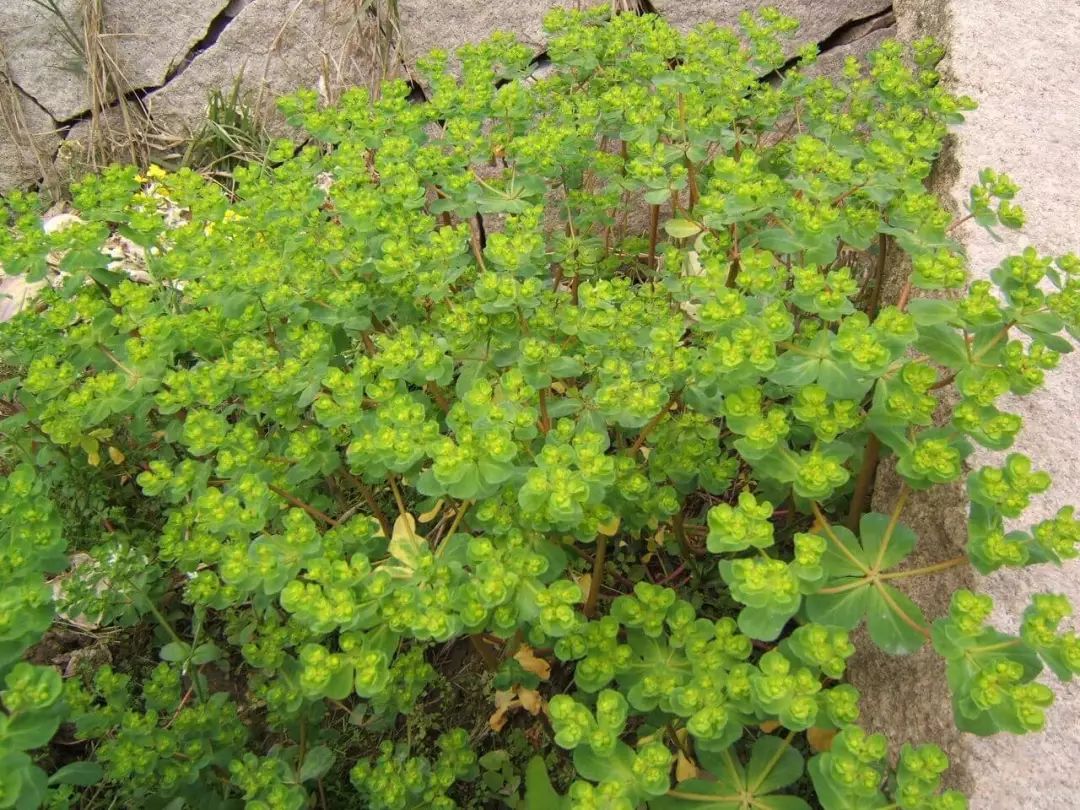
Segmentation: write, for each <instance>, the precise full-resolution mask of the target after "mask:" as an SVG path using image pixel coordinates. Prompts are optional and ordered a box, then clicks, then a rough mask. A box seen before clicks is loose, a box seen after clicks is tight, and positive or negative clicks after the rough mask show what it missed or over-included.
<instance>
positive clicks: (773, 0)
mask: <svg viewBox="0 0 1080 810" xmlns="http://www.w3.org/2000/svg"><path fill="white" fill-rule="evenodd" d="M766 6H772V7H773V8H775V9H777V10H779V11H780V12H782V13H783V14H786V15H788V16H789V17H794V18H795V19H797V20H798V21H799V23H800V27H799V31H798V34H797V35H796V37H795V38H794V40H793V42H795V43H797V44H801V43H805V42H822V41H824V40H825V39H827V38H828V37H829V36H830V35H831V34H832V33H833V32H835V31H837V30H839V29H840V28H842V27H843V26H844V25H845V24H847V23H850V22H853V21H855V20H863V19H866V18H868V17H873V16H875V15H877V14H882V13H884V12H886V11H888V9H889V6H890V3H889V2H888V0H652V7H653V8H654V9H656V12H657V13H658V14H661V15H663V16H664V17H665V18H666V19H667V20H668V21H669V22H671V24H672V25H674V26H675V27H676V28H679V29H681V30H686V29H689V28H693V27H694V26H695V25H698V24H699V23H702V22H705V21H712V22H715V23H716V24H717V25H725V26H733V25H735V24H736V23H737V22H738V21H739V14H740V13H741V12H743V11H756V10H758V9H761V8H765V7H766ZM793 50H795V48H793Z"/></svg>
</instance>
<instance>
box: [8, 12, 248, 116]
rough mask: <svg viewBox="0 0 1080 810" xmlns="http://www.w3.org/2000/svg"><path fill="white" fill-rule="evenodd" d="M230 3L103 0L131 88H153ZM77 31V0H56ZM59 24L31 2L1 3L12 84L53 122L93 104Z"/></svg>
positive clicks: (111, 43)
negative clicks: (167, 3) (31, 98)
mask: <svg viewBox="0 0 1080 810" xmlns="http://www.w3.org/2000/svg"><path fill="white" fill-rule="evenodd" d="M227 4H228V0H184V2H182V3H171V4H169V6H168V8H167V9H166V8H164V7H160V6H157V5H155V4H153V3H147V2H144V0H104V3H103V5H104V12H105V20H106V28H107V30H108V32H109V42H108V46H109V48H110V49H111V52H112V53H113V54H114V56H115V59H116V63H117V67H118V68H119V69H120V71H121V72H122V73H123V75H124V77H125V78H126V80H127V84H128V86H129V87H130V88H131V89H140V88H146V87H157V86H158V85H160V84H162V83H163V82H164V81H165V79H166V78H167V77H168V76H169V75H170V73H171V72H172V71H173V70H174V69H175V68H176V67H177V66H179V65H180V64H181V63H182V62H183V60H184V59H185V57H186V56H187V55H188V53H189V52H190V51H191V49H192V48H193V47H194V45H195V44H196V43H197V42H198V41H199V40H200V39H202V38H203V37H204V36H205V35H206V32H207V30H208V29H209V27H210V23H211V22H212V21H213V20H214V18H215V17H216V16H217V15H218V14H219V13H220V12H221V11H222V10H223V9H224V8H225V6H226V5H227ZM58 7H59V9H60V11H61V12H62V14H63V15H64V18H65V19H66V20H67V21H68V24H69V25H70V26H71V27H72V29H74V31H75V32H81V31H82V28H81V22H80V11H79V9H80V0H59V3H58ZM61 30H63V23H62V22H61V21H60V20H58V19H56V17H55V16H54V15H52V14H51V13H49V12H48V11H46V10H44V9H43V8H42V7H41V6H39V5H37V4H36V3H34V2H33V0H4V2H3V9H2V11H0V42H2V43H3V47H4V51H5V56H6V59H7V64H8V69H9V70H10V73H11V77H12V79H14V81H15V82H16V83H17V84H18V85H19V86H20V87H22V88H23V90H25V91H26V92H27V93H29V94H30V95H31V96H33V97H34V98H35V99H36V100H37V102H38V103H39V104H41V106H43V107H44V108H45V109H46V110H48V111H49V114H50V115H52V117H53V118H55V119H56V120H57V121H67V120H70V119H71V118H74V117H75V116H77V115H79V114H81V113H83V112H85V111H86V110H88V109H89V108H90V99H89V97H88V94H87V89H86V80H85V78H84V75H83V73H84V71H83V70H82V66H83V64H84V62H83V60H82V58H81V57H80V55H79V54H78V53H77V52H76V51H75V50H74V48H73V46H72V44H69V42H68V41H67V40H66V38H65V37H64V36H61V35H60V33H59V31H61Z"/></svg>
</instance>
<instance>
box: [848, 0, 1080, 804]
mask: <svg viewBox="0 0 1080 810" xmlns="http://www.w3.org/2000/svg"><path fill="white" fill-rule="evenodd" d="M1066 6H1067V7H1066ZM896 14H897V18H898V25H899V29H900V34H901V37H902V38H905V39H912V38H915V37H920V36H925V35H928V34H930V35H933V36H935V37H936V38H937V39H938V40H939V41H942V42H943V44H944V45H945V46H946V48H947V51H948V54H949V55H948V57H947V59H946V61H945V63H944V64H943V65H942V68H941V69H942V72H943V73H944V75H945V76H946V78H947V80H948V81H949V84H950V85H951V87H952V89H953V90H954V92H957V93H962V94H967V95H970V96H972V97H973V98H975V100H976V101H978V102H979V104H980V108H979V109H978V110H976V111H974V112H972V113H969V114H968V115H967V122H966V123H965V124H964V125H963V126H962V127H961V128H959V130H957V132H956V135H955V137H954V138H953V139H952V142H951V144H950V148H949V149H948V150H947V152H946V154H945V155H944V160H943V161H941V164H940V170H939V171H938V173H937V177H936V180H935V187H936V188H937V190H938V191H940V192H941V193H942V194H943V195H944V196H945V199H946V201H947V202H950V203H951V204H952V205H954V206H955V207H956V208H957V209H959V208H960V206H961V205H962V203H963V201H964V199H965V198H966V197H967V190H968V188H969V187H970V186H971V184H972V183H974V182H975V181H976V178H977V174H978V172H979V170H980V169H981V168H983V167H985V166H990V167H993V168H995V169H997V170H1003V171H1006V172H1007V173H1008V174H1009V175H1010V176H1011V177H1012V178H1013V179H1014V180H1015V181H1016V182H1017V183H1018V184H1019V185H1020V187H1021V194H1020V198H1019V202H1020V203H1021V204H1022V205H1023V206H1024V208H1025V209H1026V211H1027V213H1028V222H1029V225H1028V226H1027V228H1026V229H1025V230H1024V231H1023V232H1021V233H1012V232H1004V233H1002V234H1001V235H1002V236H1003V237H1004V238H1003V241H1001V242H996V241H994V240H993V239H992V238H991V237H990V236H989V235H987V234H986V233H985V232H984V231H982V230H981V229H980V228H978V227H974V226H967V225H965V226H962V227H961V228H960V229H958V231H957V233H956V235H957V237H958V239H959V240H960V241H961V243H962V244H963V245H964V247H965V249H966V251H967V253H968V256H969V258H970V266H971V270H972V273H973V275H974V276H976V277H986V276H987V275H988V274H989V271H990V270H991V269H992V268H993V267H994V266H995V265H996V264H997V263H998V262H999V261H1000V260H1001V259H1002V258H1003V257H1004V256H1007V255H1010V254H1012V253H1016V252H1018V251H1020V250H1022V249H1023V248H1024V247H1025V246H1027V245H1029V244H1031V245H1033V246H1035V247H1036V248H1038V249H1039V250H1040V252H1041V253H1044V254H1050V255H1057V254H1060V253H1064V252H1067V251H1074V252H1075V251H1077V250H1078V249H1080V235H1078V233H1077V231H1076V226H1075V225H1076V212H1077V211H1078V210H1080V152H1078V151H1077V150H1076V147H1075V144H1074V143H1073V137H1074V133H1075V130H1076V124H1077V110H1080V6H1076V5H1075V4H1066V5H1062V4H1060V3H1057V2H1054V0H1032V1H1031V2H1029V3H1026V4H1025V6H1024V12H1023V14H1018V13H1016V10H1015V8H1014V6H1013V4H1012V3H1010V2H1008V0H984V1H983V2H978V1H977V0H898V2H897V3H896ZM1078 388H1080V356H1078V355H1077V354H1072V355H1066V356H1065V357H1064V358H1063V361H1062V367H1061V368H1060V369H1059V370H1058V371H1057V372H1054V373H1051V374H1050V375H1049V377H1048V384H1047V389H1046V390H1043V391H1040V392H1038V393H1036V394H1035V395H1033V396H1032V397H1030V398H1027V399H1024V400H1016V401H1012V402H1008V401H1003V402H1002V403H1000V405H1001V407H1003V408H1004V409H1006V410H1011V411H1015V412H1017V413H1020V414H1021V415H1023V416H1024V422H1025V429H1024V431H1023V432H1022V433H1021V435H1020V438H1019V440H1018V441H1017V444H1016V446H1015V447H1014V448H1012V449H1013V451H1018V452H1022V453H1026V454H1028V455H1029V456H1031V457H1032V459H1033V460H1034V461H1035V463H1036V466H1037V467H1038V468H1040V469H1045V470H1047V471H1048V472H1049V473H1050V474H1051V475H1052V476H1053V478H1054V482H1055V484H1054V487H1053V489H1052V490H1051V492H1050V494H1049V495H1048V496H1046V497H1044V498H1042V499H1040V500H1038V501H1037V502H1036V503H1035V504H1034V505H1033V507H1032V508H1031V509H1030V510H1029V512H1028V514H1027V515H1025V520H1024V525H1027V524H1028V523H1030V522H1037V521H1039V520H1042V519H1044V518H1046V517H1049V516H1050V515H1052V514H1053V513H1054V512H1055V511H1056V510H1057V508H1058V507H1059V506H1060V505H1062V504H1063V503H1065V502H1067V501H1068V500H1069V498H1070V497H1073V498H1074V497H1075V493H1077V492H1080V446H1078V445H1077V443H1076V442H1075V441H1074V440H1073V436H1074V434H1075V426H1076V425H1077V424H1078V423H1080V406H1078V404H1077V399H1076V391H1077V390H1078ZM995 463H996V464H1000V457H998V456H996V455H995V454H992V453H989V452H980V453H978V454H977V455H976V457H975V458H974V459H973V460H972V465H973V466H974V467H979V466H982V465H984V464H995ZM890 491H892V492H895V481H893V483H892V484H890V481H889V479H888V478H886V480H885V481H883V485H882V486H879V488H878V494H877V497H878V498H881V499H883V500H882V502H883V503H888V502H889V500H890V499H891V496H890V494H889V493H890ZM965 508H966V502H965V499H964V497H963V493H961V492H960V491H954V492H953V493H952V495H951V497H949V493H943V494H942V495H941V496H940V497H939V498H938V499H936V500H935V501H934V502H932V503H930V502H918V501H916V502H915V504H914V508H911V509H910V510H909V512H908V513H906V514H905V522H908V523H909V524H911V525H912V526H913V528H915V529H916V530H917V531H919V532H920V536H922V537H923V538H924V543H923V545H922V548H920V550H919V552H918V556H919V559H917V560H915V562H914V564H915V565H920V564H924V563H926V562H933V561H936V560H940V559H942V558H945V557H948V556H950V555H951V554H952V553H954V551H955V550H956V549H958V548H960V547H961V546H962V543H963V540H964V536H965V519H964V511H963V510H964V509H965ZM942 529H943V534H941V533H938V532H940V531H941V530H942ZM927 541H928V542H927ZM906 584H908V585H909V586H910V587H909V588H908V590H909V593H910V594H911V595H912V597H913V598H914V599H915V600H916V601H917V602H919V604H920V605H921V606H922V607H923V608H924V610H925V611H926V612H927V615H928V617H929V618H934V617H935V616H937V615H940V613H941V612H942V610H943V609H944V599H945V597H946V595H947V594H948V592H949V591H950V590H951V589H952V588H953V587H957V586H974V587H976V588H978V589H979V590H981V591H983V592H985V593H988V594H989V595H990V596H992V597H993V598H994V600H995V603H996V605H997V608H996V611H995V615H994V617H993V622H994V623H995V624H996V625H997V626H999V627H1000V628H1001V629H1002V630H1005V631H1007V632H1014V631H1015V630H1016V629H1017V626H1018V624H1019V619H1020V615H1021V613H1022V612H1023V610H1024V608H1025V607H1026V606H1027V605H1028V604H1029V603H1030V599H1031V595H1032V594H1033V593H1038V592H1053V593H1063V594H1066V595H1068V596H1069V597H1070V598H1071V600H1072V601H1073V603H1074V604H1078V603H1080V565H1078V564H1077V563H1076V562H1072V563H1069V564H1067V565H1065V566H1064V567H1062V568H1060V569H1059V568H1053V567H1050V566H1041V567H1037V568H1029V569H1025V570H1021V571H1012V570H1004V571H1001V572H999V573H998V574H995V575H993V576H991V577H986V578H984V577H972V576H970V575H969V576H968V577H967V578H964V577H963V575H960V574H956V573H955V572H952V571H950V572H948V574H946V575H944V577H942V578H926V579H913V580H910V581H909V582H908V583H906ZM853 679H854V681H855V682H856V684H857V685H858V686H859V687H860V688H861V689H863V690H864V691H863V694H864V704H863V706H864V710H865V715H866V720H867V721H868V723H869V724H870V725H872V726H873V727H875V728H877V729H881V730H885V731H888V732H889V733H890V735H891V736H893V737H894V739H896V740H897V741H902V740H919V739H924V740H931V741H935V742H938V743H939V744H941V745H942V746H943V747H944V748H945V749H946V751H947V753H948V754H949V755H950V757H951V758H952V760H953V769H952V770H953V772H954V773H953V775H952V777H951V778H952V779H953V780H954V782H955V783H956V784H957V786H958V787H961V788H962V789H965V790H966V791H967V792H969V793H970V795H971V797H972V802H971V807H972V810H1000V808H1007V807H1008V808H1013V807H1016V808H1020V807H1023V808H1029V807H1030V808H1039V810H1071V809H1072V808H1074V807H1076V806H1077V799H1076V797H1077V795H1078V794H1080V771H1078V770H1077V768H1076V766H1075V762H1076V758H1077V742H1076V729H1077V728H1078V727H1080V690H1078V689H1077V688H1076V686H1075V683H1074V684H1065V685H1061V684H1059V683H1057V682H1056V681H1055V680H1054V679H1053V678H1052V677H1048V678H1047V680H1046V682H1047V683H1048V684H1049V685H1051V686H1053V687H1054V688H1055V691H1056V692H1057V701H1056V703H1055V704H1054V706H1053V707H1051V709H1050V710H1049V711H1048V712H1047V725H1046V731H1045V732H1044V733H1042V734H1029V735H1025V736H1021V737H1016V736H1011V735H1006V734H1000V735H996V736H993V737H987V738H980V737H974V736H972V735H968V734H964V735H961V734H959V733H958V732H956V731H955V730H954V729H953V728H952V727H951V717H950V710H949V704H948V697H947V695H946V694H945V691H946V690H945V689H944V688H943V686H944V684H943V667H942V665H941V662H940V659H938V658H937V657H936V656H934V655H932V654H929V653H927V652H926V651H924V652H923V654H920V655H918V656H914V657H912V658H910V659H890V658H889V657H888V656H885V655H883V654H880V653H877V652H874V651H867V652H866V653H864V654H862V655H860V656H859V658H858V660H857V661H856V662H855V665H854V668H853ZM957 771H959V773H958V774H957V773H956V772H957Z"/></svg>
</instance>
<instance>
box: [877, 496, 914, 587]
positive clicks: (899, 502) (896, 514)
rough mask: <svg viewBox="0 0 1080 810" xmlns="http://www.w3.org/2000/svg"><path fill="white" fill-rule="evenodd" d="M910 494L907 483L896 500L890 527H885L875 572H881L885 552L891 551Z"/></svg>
mask: <svg viewBox="0 0 1080 810" xmlns="http://www.w3.org/2000/svg"><path fill="white" fill-rule="evenodd" d="M909 492H911V490H910V489H908V486H907V484H906V483H905V484H903V485H902V486H901V487H900V494H899V496H897V498H896V505H895V506H894V507H893V510H892V514H891V515H890V516H889V525H888V526H886V527H885V536H884V537H882V538H881V547H880V548H879V549H878V554H877V559H875V560H874V569H873V570H874V571H880V570H881V563H882V561H883V560H884V559H885V552H887V551H888V550H889V543H890V542H892V536H893V532H895V531H896V526H897V524H898V523H899V522H900V513H901V512H903V511H904V506H905V504H907V499H908V493H909Z"/></svg>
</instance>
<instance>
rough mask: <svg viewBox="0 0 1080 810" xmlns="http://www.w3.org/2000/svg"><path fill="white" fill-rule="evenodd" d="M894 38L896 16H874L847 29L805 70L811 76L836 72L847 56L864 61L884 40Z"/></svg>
mask: <svg viewBox="0 0 1080 810" xmlns="http://www.w3.org/2000/svg"><path fill="white" fill-rule="evenodd" d="M895 38H896V17H895V16H894V15H892V14H885V15H883V16H881V17H874V18H873V19H872V20H869V21H867V22H865V23H863V24H861V25H857V26H855V27H854V28H852V29H851V30H850V31H847V32H846V33H845V35H844V37H843V38H842V39H841V41H839V42H837V43H835V44H833V46H832V47H831V48H829V49H828V50H826V51H823V52H822V53H821V55H820V56H819V57H818V60H817V62H816V63H815V64H814V65H812V66H811V67H810V68H809V69H808V70H807V71H806V72H807V74H808V75H811V76H816V75H819V74H825V75H829V74H833V75H835V74H838V73H839V72H840V71H841V70H842V69H843V67H844V62H845V60H847V58H848V57H849V56H854V57H856V58H857V59H859V61H861V62H864V63H865V61H866V56H867V54H869V53H870V52H871V51H873V50H874V49H875V48H877V47H878V46H879V45H881V43H883V42H884V41H885V40H887V39H895Z"/></svg>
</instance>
